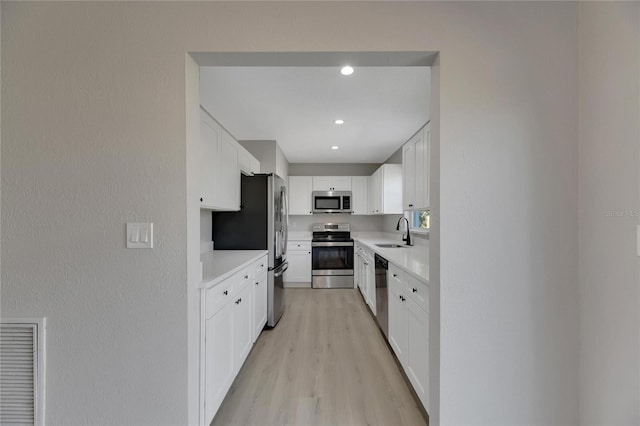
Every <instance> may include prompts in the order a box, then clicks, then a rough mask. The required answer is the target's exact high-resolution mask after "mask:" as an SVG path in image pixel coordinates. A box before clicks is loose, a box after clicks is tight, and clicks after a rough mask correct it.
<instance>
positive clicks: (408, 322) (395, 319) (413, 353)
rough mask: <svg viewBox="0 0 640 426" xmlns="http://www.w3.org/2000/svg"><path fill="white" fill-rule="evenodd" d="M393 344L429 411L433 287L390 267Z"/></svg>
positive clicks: (388, 280) (388, 274)
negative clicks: (430, 328)
mask: <svg viewBox="0 0 640 426" xmlns="http://www.w3.org/2000/svg"><path fill="white" fill-rule="evenodd" d="M387 282H388V292H389V305H388V306H389V336H388V339H389V345H390V346H391V347H392V348H393V351H394V352H395V354H396V357H397V358H398V360H399V361H400V364H401V365H402V368H403V369H404V371H405V373H406V374H407V377H408V378H409V381H410V382H411V385H412V386H413V389H414V390H415V392H416V394H417V395H418V397H419V398H420V401H421V402H422V404H423V405H424V407H425V409H426V410H427V412H429V408H430V407H429V287H428V285H427V284H426V283H424V282H422V281H420V280H418V279H416V278H415V277H413V276H411V275H409V274H405V273H403V272H402V271H401V270H400V269H399V268H398V267H397V266H395V265H393V264H391V263H390V264H389V270H388V272H387Z"/></svg>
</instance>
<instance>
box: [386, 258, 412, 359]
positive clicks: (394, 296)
mask: <svg viewBox="0 0 640 426" xmlns="http://www.w3.org/2000/svg"><path fill="white" fill-rule="evenodd" d="M388 275H389V277H388V279H387V281H388V290H389V305H388V309H389V345H391V347H392V348H393V351H394V352H395V353H396V357H398V359H399V360H400V364H402V365H403V366H404V365H405V364H406V362H407V339H408V337H407V336H408V329H407V309H406V307H405V304H404V301H405V300H404V299H405V298H406V296H405V292H404V289H403V288H402V284H401V283H399V282H398V281H397V280H394V279H392V278H391V275H392V274H391V271H389V272H388Z"/></svg>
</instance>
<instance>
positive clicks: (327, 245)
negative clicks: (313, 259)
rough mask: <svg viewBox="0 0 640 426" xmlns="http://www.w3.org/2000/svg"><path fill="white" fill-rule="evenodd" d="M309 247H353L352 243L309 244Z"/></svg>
mask: <svg viewBox="0 0 640 426" xmlns="http://www.w3.org/2000/svg"><path fill="white" fill-rule="evenodd" d="M311 247H353V241H343V242H337V241H335V242H315V243H314V242H311Z"/></svg>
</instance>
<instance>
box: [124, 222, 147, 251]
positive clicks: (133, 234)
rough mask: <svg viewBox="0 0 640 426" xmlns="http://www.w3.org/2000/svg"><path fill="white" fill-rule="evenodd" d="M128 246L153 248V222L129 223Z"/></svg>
mask: <svg viewBox="0 0 640 426" xmlns="http://www.w3.org/2000/svg"><path fill="white" fill-rule="evenodd" d="M127 248H153V223H151V222H146V223H127Z"/></svg>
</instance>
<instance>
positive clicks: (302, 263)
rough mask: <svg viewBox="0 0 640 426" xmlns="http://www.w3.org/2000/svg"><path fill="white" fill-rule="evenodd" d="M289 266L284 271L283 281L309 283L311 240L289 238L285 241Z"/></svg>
mask: <svg viewBox="0 0 640 426" xmlns="http://www.w3.org/2000/svg"><path fill="white" fill-rule="evenodd" d="M287 261H288V262H289V268H288V269H287V271H286V272H285V273H284V282H285V283H309V286H310V284H311V241H308V240H289V241H288V242H287Z"/></svg>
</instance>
